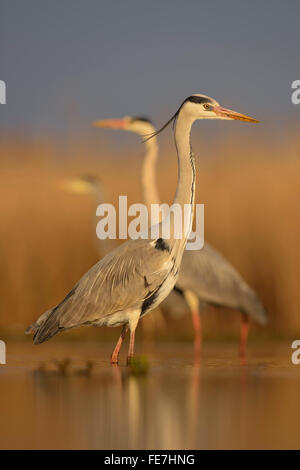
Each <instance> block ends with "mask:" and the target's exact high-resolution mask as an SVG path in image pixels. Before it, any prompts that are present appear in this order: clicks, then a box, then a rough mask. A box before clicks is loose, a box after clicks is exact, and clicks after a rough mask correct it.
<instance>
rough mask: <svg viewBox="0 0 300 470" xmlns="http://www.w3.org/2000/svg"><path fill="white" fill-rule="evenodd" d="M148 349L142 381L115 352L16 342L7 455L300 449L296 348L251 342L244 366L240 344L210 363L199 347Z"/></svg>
mask: <svg viewBox="0 0 300 470" xmlns="http://www.w3.org/2000/svg"><path fill="white" fill-rule="evenodd" d="M139 346H140V349H143V350H144V351H145V352H146V353H147V357H148V360H149V364H150V369H149V371H148V373H146V374H145V375H141V376H135V375H132V374H130V371H129V369H128V368H127V367H126V366H125V365H124V358H122V361H121V365H120V366H119V367H111V366H110V365H109V362H108V359H109V353H110V349H111V347H110V345H104V346H103V345H98V344H94V343H93V344H90V343H88V344H84V343H80V344H78V343H61V342H54V341H53V342H49V343H46V344H45V345H41V346H39V347H36V346H35V347H34V346H32V345H31V344H10V343H8V344H7V365H2V366H0V420H1V426H0V448H2V449H13V448H22V449H45V448H50V449H54V448H55V449H139V448H142V449H176V448H178V449H232V448H237V449H239V448H244V449H253V448H258V449H262V448H267V449H273V448H300V431H299V429H300V406H299V393H300V365H299V366H295V365H293V364H292V363H291V352H292V351H291V347H290V346H291V345H290V343H285V344H284V343H282V344H273V343H269V344H266V345H261V344H260V345H253V344H250V347H249V352H248V358H247V361H243V362H241V361H240V359H239V358H238V355H237V346H236V345H235V344H219V343H218V344H212V343H209V344H205V345H204V348H203V354H202V357H201V360H198V359H197V360H196V359H195V358H194V355H193V351H192V347H191V345H181V344H179V345H178V344H163V345H153V346H152V347H149V346H148V347H145V348H144V347H143V348H142V347H141V345H139ZM65 358H72V362H71V364H69V365H68V366H66V365H65V366H64V365H63V362H62V360H63V359H65ZM87 360H92V361H93V368H92V370H91V372H90V373H89V372H88V371H87V369H86V361H87ZM55 361H59V364H57V363H56V362H55Z"/></svg>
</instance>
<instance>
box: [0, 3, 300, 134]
mask: <svg viewBox="0 0 300 470" xmlns="http://www.w3.org/2000/svg"><path fill="white" fill-rule="evenodd" d="M299 18H300V2H299V1H298V0H287V1H285V2H282V1H278V0H264V1H258V0H251V1H248V0H243V1H241V0H226V1H217V0H210V1H200V0H198V1H196V0H187V1H182V0H180V1H178V0H162V1H152V2H149V0H148V1H144V0H126V1H120V0H109V1H101V0H59V1H58V0H52V1H46V0H43V1H41V0H26V1H24V2H21V1H19V0H1V2H0V61H1V63H0V79H2V80H5V82H6V85H7V104H6V105H1V106H0V126H1V128H2V130H4V131H12V132H22V133H23V134H24V133H25V134H29V135H32V134H33V135H38V134H40V133H43V134H45V133H46V134H47V133H54V134H55V133H57V134H60V135H61V134H62V135H64V133H66V132H68V131H69V130H70V127H71V128H73V129H74V130H76V132H80V131H82V132H87V129H88V127H89V123H90V121H91V120H92V119H95V118H100V117H111V116H113V117H114V116H122V115H124V114H134V115H137V114H148V115H150V116H152V117H154V118H155V119H156V120H157V121H158V122H159V123H161V122H162V119H167V118H168V117H169V116H170V115H171V113H173V112H174V111H175V110H176V109H177V107H178V105H179V104H180V102H181V101H183V99H184V98H185V97H186V96H188V95H190V94H191V93H195V92H203V93H205V94H209V95H211V96H213V97H215V98H216V99H217V100H218V101H220V102H221V103H222V104H223V105H225V106H228V107H232V108H233V109H234V108H237V110H241V111H242V112H246V113H248V114H253V115H254V116H257V115H258V116H260V115H265V114H268V115H272V113H273V114H274V113H276V112H277V111H279V117H278V119H279V120H283V121H284V120H285V119H287V118H288V116H289V115H290V114H291V113H294V115H297V116H298V117H300V114H299V113H300V106H298V108H297V107H295V106H293V105H292V104H291V100H290V95H291V89H290V87H291V82H292V81H293V80H296V79H300V67H299V64H300V26H299ZM296 108H297V109H296ZM295 113H296V114H295Z"/></svg>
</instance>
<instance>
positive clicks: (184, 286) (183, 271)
mask: <svg viewBox="0 0 300 470" xmlns="http://www.w3.org/2000/svg"><path fill="white" fill-rule="evenodd" d="M176 287H178V288H179V289H181V290H182V291H184V290H191V291H192V292H194V293H195V294H196V295H197V297H198V299H199V301H204V302H206V303H209V304H213V305H216V306H218V307H229V308H232V309H234V310H237V311H239V312H242V313H245V314H246V315H249V317H251V318H252V319H253V320H255V321H257V322H258V323H260V324H265V323H266V322H267V320H268V316H267V312H266V310H265V309H264V307H263V305H262V303H261V301H260V300H259V298H258V296H257V295H256V293H255V292H254V291H253V289H251V287H250V286H249V285H248V284H247V283H246V282H245V281H244V279H243V278H242V276H241V275H240V274H239V273H238V272H237V270H236V269H235V268H234V267H233V266H232V265H231V264H230V263H229V261H227V259H226V258H225V257H224V256H222V255H221V254H220V253H219V252H218V251H217V250H216V249H215V248H213V247H212V246H211V245H209V244H208V243H207V242H205V244H204V247H203V248H202V249H201V250H199V251H185V252H184V255H183V258H182V263H181V266H180V270H179V276H178V279H177V281H176ZM168 298H169V297H168ZM168 298H167V299H166V301H165V302H167V301H168Z"/></svg>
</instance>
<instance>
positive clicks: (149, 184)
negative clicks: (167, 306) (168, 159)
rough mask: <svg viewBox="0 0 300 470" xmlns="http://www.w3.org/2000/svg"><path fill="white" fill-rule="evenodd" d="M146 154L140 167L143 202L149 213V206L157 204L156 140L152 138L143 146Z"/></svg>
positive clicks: (158, 201)
mask: <svg viewBox="0 0 300 470" xmlns="http://www.w3.org/2000/svg"><path fill="white" fill-rule="evenodd" d="M145 146H146V152H145V156H144V160H143V166H142V191H143V200H144V202H145V204H146V206H147V209H148V212H149V213H150V210H151V204H159V203H160V200H159V194H158V189H157V185H156V179H155V166H156V160H157V155H158V146H157V139H156V137H153V138H152V139H150V140H148V141H147V142H146V144H145Z"/></svg>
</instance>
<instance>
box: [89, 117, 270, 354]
mask: <svg viewBox="0 0 300 470" xmlns="http://www.w3.org/2000/svg"><path fill="white" fill-rule="evenodd" d="M93 125H94V126H96V127H105V128H112V129H123V130H126V131H130V132H134V133H136V134H139V135H141V136H142V137H143V138H145V136H147V135H152V134H154V137H153V138H152V139H149V140H146V141H145V147H146V151H145V154H144V159H143V166H142V190H143V198H144V202H145V203H146V206H147V209H148V212H149V213H151V204H159V203H160V199H159V193H158V189H157V185H156V177H155V168H156V161H157V156H158V145H157V139H156V136H155V128H154V126H153V124H152V122H151V121H150V120H149V119H148V118H146V117H131V116H125V117H124V118H122V119H105V120H100V121H95V122H94V123H93ZM179 295H181V296H182V297H183V298H184V299H185V301H186V303H187V305H188V307H189V309H190V311H191V314H192V320H193V326H194V332H195V351H196V352H199V350H200V347H201V341H202V334H201V330H202V328H201V317H200V310H201V303H207V304H213V305H215V306H219V307H229V308H232V309H234V310H237V311H239V312H241V313H242V321H241V328H240V355H241V356H244V355H245V353H246V345H247V337H248V325H249V323H248V319H249V318H252V319H253V320H255V321H257V322H258V323H260V324H264V323H266V321H267V313H266V311H265V309H264V308H263V305H262V304H261V302H260V300H259V299H258V297H257V295H256V294H255V292H254V291H253V290H252V289H251V287H249V285H248V284H247V283H246V282H245V281H244V279H243V278H242V277H241V275H240V274H239V273H238V272H237V270H236V269H235V268H234V267H233V266H232V265H231V264H230V263H229V261H228V260H227V259H226V258H225V257H224V256H222V255H221V254H220V253H219V252H218V251H217V250H216V249H215V248H213V247H212V246H211V245H209V244H208V243H207V242H205V244H204V247H203V248H202V249H201V250H195V251H189V250H186V251H185V252H184V255H183V258H182V263H181V266H180V270H179V276H178V279H177V281H176V285H175V287H174V290H173V291H172V292H171V293H170V295H169V296H168V297H167V298H166V299H165V300H164V302H163V306H165V305H166V306H167V308H168V310H170V311H172V309H174V308H175V309H176V310H177V311H178V310H180V309H182V307H183V308H184V309H185V305H182V303H180V302H179V305H178V300H179V299H178V296H179Z"/></svg>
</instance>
